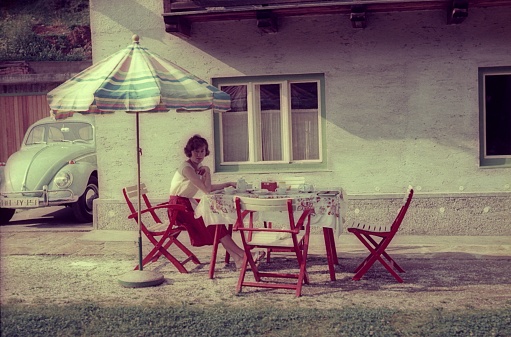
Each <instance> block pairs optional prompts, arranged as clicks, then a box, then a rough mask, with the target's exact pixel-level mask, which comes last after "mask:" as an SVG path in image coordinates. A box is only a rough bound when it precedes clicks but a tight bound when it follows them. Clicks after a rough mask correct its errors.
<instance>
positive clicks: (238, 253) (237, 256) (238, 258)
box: [220, 235, 245, 268]
mask: <svg viewBox="0 0 511 337" xmlns="http://www.w3.org/2000/svg"><path fill="white" fill-rule="evenodd" d="M220 243H221V244H222V246H224V248H225V250H226V251H228V252H229V254H230V255H231V256H232V259H233V260H234V263H235V264H236V268H239V267H241V263H242V262H243V257H244V256H245V251H244V250H243V249H241V248H240V247H239V246H238V245H237V244H236V242H234V240H233V239H232V237H231V236H230V235H225V236H224V237H222V238H221V239H220Z"/></svg>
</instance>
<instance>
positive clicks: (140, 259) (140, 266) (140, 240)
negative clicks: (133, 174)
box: [136, 111, 144, 270]
mask: <svg viewBox="0 0 511 337" xmlns="http://www.w3.org/2000/svg"><path fill="white" fill-rule="evenodd" d="M136 115H137V117H136V118H137V121H136V124H137V126H136V133H137V191H138V193H137V195H138V216H137V224H138V269H139V270H143V269H144V266H143V263H142V226H141V225H140V223H141V222H142V218H141V217H142V214H141V210H142V197H141V195H140V156H141V155H142V151H141V149H140V137H139V135H140V127H139V116H138V111H137V113H136Z"/></svg>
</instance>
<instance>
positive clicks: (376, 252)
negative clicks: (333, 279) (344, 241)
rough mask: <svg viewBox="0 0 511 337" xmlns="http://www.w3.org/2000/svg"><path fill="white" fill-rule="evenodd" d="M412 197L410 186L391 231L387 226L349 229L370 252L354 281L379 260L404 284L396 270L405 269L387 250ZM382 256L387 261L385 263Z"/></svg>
mask: <svg viewBox="0 0 511 337" xmlns="http://www.w3.org/2000/svg"><path fill="white" fill-rule="evenodd" d="M412 197H413V188H412V187H411V186H410V187H409V188H408V191H407V194H406V196H405V198H404V200H403V206H401V208H400V210H399V212H398V214H397V216H396V218H395V219H394V222H393V223H392V224H391V226H390V229H388V228H387V227H386V226H374V225H372V226H371V225H365V224H356V225H354V226H352V227H350V228H348V232H350V233H353V234H355V235H356V237H357V238H358V239H359V240H360V242H362V244H364V246H365V247H366V248H367V249H368V250H369V252H370V254H369V255H368V256H367V257H366V258H365V260H364V261H363V262H362V263H361V264H360V265H359V266H358V267H357V268H356V269H355V276H353V280H355V281H358V280H360V278H361V277H362V276H364V274H365V273H366V272H367V271H368V270H369V268H371V266H372V265H373V264H374V262H376V260H378V261H380V263H381V264H382V265H383V266H384V267H385V269H387V270H388V271H389V272H390V273H391V274H392V276H394V278H395V279H396V280H397V281H398V282H400V283H402V282H403V279H402V278H401V277H400V276H399V275H398V274H397V273H396V270H397V271H398V272H400V273H404V270H403V268H401V267H400V266H399V265H398V264H397V263H396V261H394V259H392V258H391V257H390V256H389V254H388V253H387V252H386V249H387V247H388V246H389V244H390V242H391V241H392V239H393V238H394V236H395V235H396V233H397V231H398V229H399V227H400V226H401V223H402V222H403V219H404V217H405V214H406V211H407V210H408V207H409V206H410V203H411V201H412ZM382 256H383V257H384V258H385V259H386V260H387V261H385V260H384V259H383V258H382Z"/></svg>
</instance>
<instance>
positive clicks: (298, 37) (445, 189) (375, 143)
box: [90, 0, 511, 200]
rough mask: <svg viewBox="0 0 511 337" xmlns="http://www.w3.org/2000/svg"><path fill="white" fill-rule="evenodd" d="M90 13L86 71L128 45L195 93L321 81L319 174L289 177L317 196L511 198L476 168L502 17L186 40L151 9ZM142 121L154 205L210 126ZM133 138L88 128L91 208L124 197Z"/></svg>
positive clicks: (341, 23)
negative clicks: (95, 174)
mask: <svg viewBox="0 0 511 337" xmlns="http://www.w3.org/2000/svg"><path fill="white" fill-rule="evenodd" d="M90 3H91V27H92V42H93V56H94V61H95V62H96V61H98V60H100V59H102V58H104V57H106V56H108V55H110V54H111V53H113V52H116V51H117V50H119V49H121V48H123V47H124V46H126V45H128V44H129V43H130V41H131V36H132V34H135V33H136V34H139V35H140V37H141V40H140V41H141V44H142V45H143V46H145V47H148V48H149V49H150V50H151V51H153V52H155V53H158V54H160V55H162V56H164V57H165V58H167V59H168V60H170V61H172V62H175V63H177V64H179V65H180V66H181V67H184V68H185V69H188V70H189V71H191V72H193V73H194V74H195V75H197V76H199V77H201V78H203V79H204V80H206V81H208V80H210V79H211V78H212V77H222V76H244V75H250V76H253V75H274V74H299V73H318V72H319V73H325V77H326V97H327V99H326V105H327V106H326V111H327V116H326V119H327V140H328V142H327V147H328V171H327V172H320V173H303V174H300V175H303V176H306V177H307V179H308V180H309V181H310V182H312V183H315V184H316V185H317V186H332V185H337V186H343V187H344V188H345V189H346V191H347V192H348V193H349V194H351V195H374V196H376V197H377V196H378V195H380V194H387V193H398V192H399V193H400V192H403V191H404V188H405V187H406V186H408V185H409V184H411V185H413V186H415V187H416V192H417V195H418V196H420V194H424V195H428V194H433V195H437V194H449V195H452V194H453V193H468V194H472V193H474V194H476V195H478V194H481V195H484V194H492V193H499V194H501V193H504V195H508V193H509V192H511V188H510V185H511V169H510V168H500V169H482V168H480V167H479V166H478V163H479V107H478V78H477V76H478V73H477V71H478V67H483V66H484V67H488V66H511V26H510V25H509V18H510V17H511V8H498V7H497V8H490V9H483V8H471V9H470V11H469V16H468V18H467V19H466V20H465V22H463V23H462V24H460V25H451V26H450V25H446V14H445V12H444V11H424V12H401V13H380V14H370V15H369V17H368V26H367V28H366V29H362V30H361V29H353V28H352V27H351V24H350V21H349V19H348V17H347V16H342V15H322V16H312V17H294V18H293V17H288V18H283V19H281V20H280V21H279V26H280V27H279V32H278V33H276V34H270V35H268V34H262V33H260V32H259V30H258V29H257V27H256V22H255V20H244V21H225V22H210V23H196V24H194V25H193V27H192V37H191V38H190V39H188V40H183V39H180V38H178V37H175V36H173V35H170V34H167V33H165V29H164V23H163V19H162V17H161V13H162V12H163V5H162V1H161V0H134V1H131V2H128V3H126V4H125V5H124V6H119V5H114V4H113V3H112V2H111V1H107V0H91V2H90ZM140 120H141V134H142V136H141V146H142V148H143V157H142V180H143V181H145V182H146V183H147V185H148V186H149V188H150V190H152V191H153V193H154V195H155V196H157V197H161V198H165V197H166V193H167V191H168V187H169V184H170V179H171V177H172V174H173V171H174V168H175V167H176V166H177V165H178V164H179V162H180V161H181V160H183V159H184V157H183V154H182V147H183V145H184V143H185V142H186V140H187V139H188V137H190V136H191V135H193V134H194V133H200V134H201V135H203V136H205V137H207V138H208V139H209V140H211V142H212V140H213V130H212V113H211V112H210V111H208V112H201V113H194V114H176V113H162V114H156V115H149V114H142V115H141V116H140ZM134 126H135V119H134V116H133V115H128V114H125V113H117V114H113V115H106V116H98V118H97V130H98V136H99V142H98V158H99V165H100V168H101V172H100V184H101V186H100V193H101V199H108V200H115V199H117V200H120V198H121V194H120V191H121V188H122V187H123V186H125V185H128V184H133V183H135V182H136V152H135V127H134ZM211 145H213V144H211ZM212 158H213V156H210V158H209V160H210V161H209V164H210V165H211V166H213V163H212V162H211V160H212ZM269 176H272V174H269ZM273 176H275V175H273ZM244 177H245V178H246V179H247V180H249V181H250V179H256V178H258V179H260V178H259V177H258V176H256V175H253V176H252V175H248V174H244ZM237 178H238V176H236V175H226V174H216V175H215V177H214V179H216V180H225V179H228V180H235V179H237Z"/></svg>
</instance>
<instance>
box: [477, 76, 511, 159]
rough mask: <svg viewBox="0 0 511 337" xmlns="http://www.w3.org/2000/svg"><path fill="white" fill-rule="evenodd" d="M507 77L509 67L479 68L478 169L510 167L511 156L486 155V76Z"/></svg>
mask: <svg viewBox="0 0 511 337" xmlns="http://www.w3.org/2000/svg"><path fill="white" fill-rule="evenodd" d="M492 75H508V76H510V77H511V67H480V68H479V71H478V77H479V167H480V168H501V167H511V155H496V156H488V155H486V147H487V146H486V139H487V138H486V81H485V79H486V76H492Z"/></svg>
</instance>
